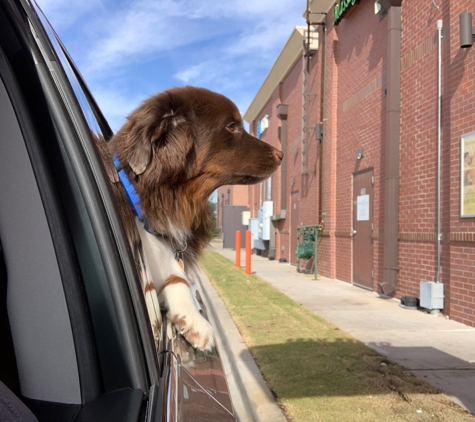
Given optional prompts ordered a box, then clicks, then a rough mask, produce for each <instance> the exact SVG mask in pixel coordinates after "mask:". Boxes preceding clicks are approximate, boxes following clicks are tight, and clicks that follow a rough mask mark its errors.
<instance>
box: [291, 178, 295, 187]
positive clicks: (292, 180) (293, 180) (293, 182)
mask: <svg viewBox="0 0 475 422" xmlns="http://www.w3.org/2000/svg"><path fill="white" fill-rule="evenodd" d="M293 185H295V179H294V178H293V177H292V178H291V179H290V186H293Z"/></svg>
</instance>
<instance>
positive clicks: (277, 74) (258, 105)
mask: <svg viewBox="0 0 475 422" xmlns="http://www.w3.org/2000/svg"><path fill="white" fill-rule="evenodd" d="M306 29H307V27H306V26H303V25H302V26H296V27H295V28H294V30H293V31H292V34H291V35H290V37H289V39H288V40H287V42H286V43H285V45H284V48H283V49H282V51H281V52H280V54H279V56H278V57H277V60H276V61H275V62H274V64H273V66H272V67H271V69H270V71H269V73H268V74H267V76H266V78H265V79H264V82H263V83H262V85H261V87H260V88H259V91H257V94H256V96H255V97H254V99H253V100H252V102H251V104H250V105H249V107H248V109H247V111H246V113H244V120H245V121H246V122H248V123H249V124H250V123H251V122H252V121H253V120H255V119H256V118H257V116H258V115H259V114H260V113H261V112H262V110H263V109H264V107H265V106H266V104H267V103H268V102H269V99H270V98H271V96H272V93H273V92H274V89H275V87H276V86H277V85H278V84H279V83H280V82H282V80H283V79H284V78H285V77H286V76H287V75H288V73H289V72H290V70H291V69H292V68H293V67H294V65H295V63H296V62H297V60H298V59H299V57H301V56H302V52H303V41H304V31H305V30H306Z"/></svg>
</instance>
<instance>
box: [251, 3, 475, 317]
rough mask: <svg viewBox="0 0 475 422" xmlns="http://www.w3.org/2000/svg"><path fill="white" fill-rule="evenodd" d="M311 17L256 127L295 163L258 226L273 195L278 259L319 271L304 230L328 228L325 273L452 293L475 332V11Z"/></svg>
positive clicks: (321, 252) (261, 97)
mask: <svg viewBox="0 0 475 422" xmlns="http://www.w3.org/2000/svg"><path fill="white" fill-rule="evenodd" d="M304 7H305V5H304ZM309 9H310V11H311V12H312V13H309V14H307V13H306V14H305V17H304V18H303V19H302V24H303V25H302V26H297V27H296V28H295V30H294V31H293V33H292V34H291V35H290V38H289V39H288V42H287V43H286V45H285V46H284V48H283V49H282V51H281V53H280V55H279V57H278V58H277V59H276V62H275V63H274V65H273V67H272V69H271V70H270V72H269V74H268V76H267V78H266V80H265V81H264V82H263V84H262V86H261V88H260V89H259V91H258V92H257V94H256V96H255V98H254V100H253V102H252V103H251V105H250V106H249V109H248V110H247V112H246V114H245V116H244V118H245V120H246V121H247V122H249V124H250V131H251V133H253V134H254V135H256V136H259V137H261V139H263V140H264V141H266V142H268V143H270V144H272V145H274V146H276V147H278V148H281V149H283V150H284V152H285V159H284V163H283V166H282V168H281V169H279V170H278V171H277V173H276V174H275V175H274V176H273V177H272V180H271V181H266V182H265V183H263V184H262V185H257V186H252V187H249V188H248V198H246V199H245V200H244V202H247V203H248V204H249V206H250V211H251V217H255V216H256V215H257V211H258V209H259V207H260V206H261V205H262V203H263V201H265V200H266V199H267V198H265V197H264V195H267V193H266V191H267V190H269V189H270V190H271V194H270V199H271V200H272V202H273V217H272V224H273V228H274V230H275V241H274V245H273V247H274V248H275V258H276V259H285V260H288V261H290V262H292V263H295V264H297V265H300V266H303V267H304V266H308V265H311V264H312V262H310V263H308V262H307V261H301V262H299V263H297V262H296V257H295V247H296V229H297V227H298V226H301V225H304V226H306V225H312V224H319V225H320V231H319V239H318V272H319V273H320V274H322V275H324V276H327V277H330V278H335V279H338V280H342V281H346V282H349V283H353V284H355V285H358V286H360V287H364V288H367V289H370V290H374V291H376V292H378V293H383V294H386V295H389V296H394V297H397V298H401V297H402V296H415V297H418V298H421V301H424V304H425V303H427V299H428V297H427V296H426V294H427V292H426V291H425V289H426V288H429V290H430V297H429V302H431V305H433V303H434V302H433V301H432V299H434V301H435V302H437V301H438V300H439V299H440V296H441V293H440V289H439V287H440V286H434V285H435V284H438V285H439V284H442V285H443V295H444V296H445V298H444V299H443V313H444V314H446V315H449V316H450V317H451V318H452V319H454V320H457V321H460V322H463V323H466V324H469V325H473V326H475V306H474V305H475V303H474V302H475V210H474V209H473V208H474V206H473V205H471V204H472V203H474V202H475V188H472V176H471V175H472V172H473V174H474V177H473V185H474V186H475V170H472V156H473V155H475V135H474V134H473V133H472V132H475V48H461V41H460V37H459V35H460V33H461V32H463V29H462V28H461V26H462V25H461V23H460V21H461V19H460V15H461V14H463V13H466V12H470V13H474V14H475V2H473V1H467V0H465V1H463V0H459V1H457V0H456V1H450V2H442V1H439V0H435V1H432V0H424V1H422V0H378V1H376V2H375V1H374V0H360V1H355V0H340V1H339V2H338V1H337V2H335V1H332V0H313V1H311V2H310V6H309ZM317 12H318V13H317ZM468 18H469V17H468V15H464V18H463V19H466V20H467V19H468ZM463 19H462V20H463ZM306 20H307V22H306ZM308 23H309V24H308ZM473 24H475V22H474V23H473ZM471 25H472V24H470V27H471ZM469 39H470V40H471V36H470V37H469ZM263 121H264V122H265V123H266V124H265V125H264V127H263V125H262V122H263ZM464 158H465V162H464ZM473 158H474V160H473V166H474V168H475V157H473ZM261 253H262V254H264V255H265V254H268V253H269V251H268V250H267V251H266V250H263V251H261ZM421 281H425V282H431V283H424V286H423V287H421V284H420V282H421ZM422 288H423V289H424V296H421V289H422ZM433 288H434V289H435V290H432V289H433ZM424 307H428V306H424ZM434 307H435V308H437V307H442V306H438V305H434ZM431 308H432V306H430V307H429V309H431Z"/></svg>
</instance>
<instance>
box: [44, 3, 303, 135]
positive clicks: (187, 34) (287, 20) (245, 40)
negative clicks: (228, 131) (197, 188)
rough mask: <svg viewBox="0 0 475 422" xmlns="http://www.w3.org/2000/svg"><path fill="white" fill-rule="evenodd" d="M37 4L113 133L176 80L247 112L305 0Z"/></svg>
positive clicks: (300, 21) (299, 17) (297, 22)
mask: <svg viewBox="0 0 475 422" xmlns="http://www.w3.org/2000/svg"><path fill="white" fill-rule="evenodd" d="M38 2H39V3H40V6H41V7H42V8H43V10H44V12H45V13H46V15H47V16H48V18H49V19H50V21H51V22H52V24H53V26H54V27H55V28H56V29H57V31H58V33H59V34H60V36H61V38H63V40H65V39H66V40H67V41H68V42H67V43H66V45H67V46H68V48H69V49H70V52H71V53H72V55H73V58H74V59H75V61H76V62H77V64H78V66H79V68H80V69H81V72H82V73H83V75H84V76H85V79H86V81H88V83H89V85H90V86H91V89H92V91H93V93H94V95H95V97H96V99H97V101H98V103H99V105H100V106H101V108H102V109H103V111H104V113H105V114H106V117H107V118H108V120H109V121H110V124H111V126H112V127H113V128H114V129H118V127H120V125H121V124H122V123H123V121H124V119H125V116H126V115H127V114H128V113H130V111H132V110H133V108H135V107H136V106H137V105H138V103H139V102H140V100H141V99H143V98H144V97H145V96H146V95H148V94H149V93H151V92H155V91H156V90H159V89H162V87H163V86H169V85H170V84H172V83H173V78H174V79H175V80H178V81H180V82H182V83H184V84H192V85H199V86H205V87H207V88H209V89H213V90H215V91H220V92H222V93H224V94H225V95H228V96H229V97H230V98H232V99H233V100H234V101H235V102H236V104H237V105H238V107H239V108H240V109H241V110H242V111H245V110H246V108H247V106H248V103H249V101H250V99H252V97H253V96H254V95H255V92H256V91H257V89H258V87H259V85H260V84H261V83H262V80H263V78H264V77H265V75H266V74H267V72H268V70H269V69H270V67H271V66H272V64H273V62H274V61H275V59H276V58H277V55H278V54H279V52H280V50H281V49H282V47H283V45H284V43H285V41H286V40H287V39H288V37H289V35H290V33H291V31H292V29H293V27H294V26H295V25H301V24H304V20H303V17H302V12H303V10H304V8H305V0H303V1H299V2H296V1H295V0H278V1H269V0H221V1H219V0H199V1H196V0H193V1H192V0H123V1H117V0H38ZM71 46H72V50H71ZM178 52H179V53H178ZM152 63H153V66H155V69H157V71H155V69H154V70H151V68H150V64H152ZM157 63H159V64H157ZM131 69H133V72H134V73H131ZM140 69H144V70H143V71H142V70H140ZM142 73H143V74H147V75H148V76H146V77H145V76H141V74H142ZM150 75H154V76H150ZM112 81H114V83H112ZM132 84H133V87H132ZM141 95H143V96H141Z"/></svg>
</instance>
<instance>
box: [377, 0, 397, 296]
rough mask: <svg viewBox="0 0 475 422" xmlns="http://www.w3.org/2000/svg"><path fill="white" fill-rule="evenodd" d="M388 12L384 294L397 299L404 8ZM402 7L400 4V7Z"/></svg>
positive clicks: (395, 5) (381, 286) (381, 285)
mask: <svg viewBox="0 0 475 422" xmlns="http://www.w3.org/2000/svg"><path fill="white" fill-rule="evenodd" d="M391 1H392V2H393V4H394V3H395V4H394V5H391V7H390V8H389V10H388V16H387V19H388V49H387V96H386V129H385V139H386V144H385V181H384V184H385V201H384V240H383V245H384V254H383V268H384V273H383V277H384V278H383V280H382V283H381V284H380V288H381V291H382V293H383V294H385V295H393V294H394V293H395V291H396V289H397V282H398V271H399V267H398V248H399V244H398V231H399V142H400V121H401V7H400V1H399V2H398V1H394V0H391ZM397 3H399V4H397Z"/></svg>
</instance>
